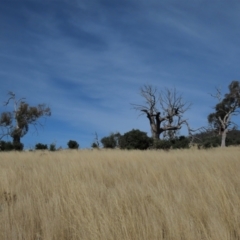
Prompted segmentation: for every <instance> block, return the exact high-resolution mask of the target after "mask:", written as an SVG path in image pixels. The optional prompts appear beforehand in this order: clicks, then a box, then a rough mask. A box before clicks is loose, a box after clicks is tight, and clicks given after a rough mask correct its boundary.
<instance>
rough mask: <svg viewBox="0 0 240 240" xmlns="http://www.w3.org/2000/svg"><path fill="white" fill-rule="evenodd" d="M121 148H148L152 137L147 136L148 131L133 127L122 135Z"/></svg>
mask: <svg viewBox="0 0 240 240" xmlns="http://www.w3.org/2000/svg"><path fill="white" fill-rule="evenodd" d="M119 143H120V144H119V145H120V148H121V149H140V150H145V149H148V148H149V147H150V146H151V145H152V143H153V140H152V138H150V137H148V136H147V133H145V132H142V131H140V130H138V129H133V130H131V131H129V132H127V133H125V134H124V135H123V136H121V137H120V142H119Z"/></svg>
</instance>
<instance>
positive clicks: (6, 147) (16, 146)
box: [0, 141, 24, 151]
mask: <svg viewBox="0 0 240 240" xmlns="http://www.w3.org/2000/svg"><path fill="white" fill-rule="evenodd" d="M0 146H1V149H0V150H1V151H12V150H16V151H22V150H23V147H24V145H23V144H22V143H12V142H5V141H1V142H0Z"/></svg>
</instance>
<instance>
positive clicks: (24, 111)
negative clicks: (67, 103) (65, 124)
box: [0, 92, 51, 149]
mask: <svg viewBox="0 0 240 240" xmlns="http://www.w3.org/2000/svg"><path fill="white" fill-rule="evenodd" d="M9 96H10V97H9V98H8V100H7V101H6V102H5V104H4V105H5V106H7V105H8V104H9V103H10V102H11V101H12V102H13V106H14V110H13V111H12V112H7V111H6V112H3V113H1V115H0V127H1V130H2V133H1V134H0V139H1V138H3V137H5V136H11V137H12V139H13V145H14V146H15V147H16V149H21V148H22V147H23V145H22V144H21V138H22V137H23V136H25V135H26V134H27V132H28V130H29V126H30V125H33V126H34V127H35V128H37V125H41V123H40V122H38V119H39V118H41V117H43V116H50V115H51V110H50V108H49V107H46V105H45V104H39V105H37V106H35V107H32V106H30V105H29V104H28V103H26V102H25V101H24V98H21V99H19V100H17V99H16V97H15V94H14V93H12V92H9Z"/></svg>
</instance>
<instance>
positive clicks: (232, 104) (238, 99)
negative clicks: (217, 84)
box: [208, 81, 240, 147]
mask: <svg viewBox="0 0 240 240" xmlns="http://www.w3.org/2000/svg"><path fill="white" fill-rule="evenodd" d="M228 89H229V92H228V93H227V94H225V96H224V98H222V96H221V92H220V90H219V89H217V94H216V96H214V97H215V98H217V99H218V103H217V104H216V106H215V107H214V109H215V111H214V112H213V113H211V114H209V115H208V122H209V124H210V126H211V127H212V128H213V129H214V130H215V131H216V132H217V133H218V134H219V135H221V147H225V146H226V137H227V133H228V132H229V131H230V130H233V129H236V124H235V123H234V122H232V121H231V118H232V116H236V115H238V114H239V108H240V82H239V81H232V82H231V83H230V85H229V86H228Z"/></svg>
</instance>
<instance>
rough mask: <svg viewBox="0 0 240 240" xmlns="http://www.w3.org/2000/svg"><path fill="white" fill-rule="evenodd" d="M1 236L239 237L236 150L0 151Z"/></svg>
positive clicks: (6, 239)
mask: <svg viewBox="0 0 240 240" xmlns="http://www.w3.org/2000/svg"><path fill="white" fill-rule="evenodd" d="M0 239H1V240H70V239H71V240H74V239H81V240H97V239H101V240H110V239H112V240H118V239H119V240H124V239H135V240H141V239H145V240H151V239H156V240H160V239H169V240H175V239H176V240H180V239H182V240H198V239H204V240H205V239H216V240H228V239H229V240H235V239H240V148H236V147H235V148H233V147H231V148H230V147H229V148H226V149H212V150H206V151H205V150H197V149H193V150H174V151H169V152H164V151H120V150H116V151H104V150H101V151H97V150H95V151H90V150H79V151H75V150H73V151H59V152H42V151H39V152H22V153H21V152H16V153H14V152H13V153H4V152H2V153H0Z"/></svg>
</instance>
